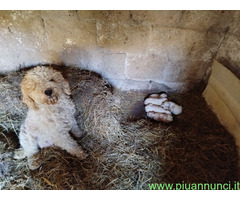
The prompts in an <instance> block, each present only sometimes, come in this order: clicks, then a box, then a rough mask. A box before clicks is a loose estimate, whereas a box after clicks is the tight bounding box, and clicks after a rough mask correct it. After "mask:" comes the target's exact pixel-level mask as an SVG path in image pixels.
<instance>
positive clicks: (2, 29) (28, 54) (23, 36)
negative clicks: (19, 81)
mask: <svg viewBox="0 0 240 200" xmlns="http://www.w3.org/2000/svg"><path fill="white" fill-rule="evenodd" d="M0 16H1V17H0V51H1V54H0V66H1V71H3V72H7V71H12V70H15V69H16V68H19V67H21V66H29V65H36V64H39V63H45V61H46V62H48V59H49V55H50V53H48V52H47V51H48V49H47V48H46V42H47V38H46V34H45V30H44V26H43V22H42V19H41V17H40V12H39V11H5V12H3V13H1V15H0Z"/></svg>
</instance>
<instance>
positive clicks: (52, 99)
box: [14, 66, 87, 170]
mask: <svg viewBox="0 0 240 200" xmlns="http://www.w3.org/2000/svg"><path fill="white" fill-rule="evenodd" d="M21 91H22V95H23V102H24V103H25V104H26V105H27V106H28V112H27V116H26V119H25V121H24V122H23V124H22V125H21V128H20V134H19V140H20V145H21V148H20V149H18V150H16V152H15V156H14V158H16V159H22V158H25V157H27V159H28V166H29V168H30V169H31V170H35V169H37V168H39V166H40V165H41V159H40V157H39V156H38V152H39V148H45V147H49V146H53V145H55V146H58V147H60V148H62V149H64V150H66V151H67V152H69V153H70V154H72V155H74V156H77V157H78V158H79V159H84V158H86V157H87V154H86V153H85V152H84V151H83V149H82V148H81V147H80V146H79V145H78V143H77V142H76V141H75V140H74V139H73V138H72V137H71V136H70V135H69V131H71V133H72V134H73V135H75V136H76V137H81V136H82V134H81V132H80V130H79V127H78V125H77V122H76V120H75V118H74V113H75V106H74V104H73V102H72V100H71V99H70V95H71V91H70V87H69V84H68V82H67V81H66V80H65V79H64V78H63V76H62V75H61V73H60V72H58V71H56V70H54V69H52V68H49V67H39V66H38V67H35V68H33V69H31V70H29V71H28V72H27V74H26V75H25V77H24V78H23V81H22V83H21Z"/></svg>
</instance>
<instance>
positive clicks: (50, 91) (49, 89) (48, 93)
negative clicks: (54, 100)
mask: <svg viewBox="0 0 240 200" xmlns="http://www.w3.org/2000/svg"><path fill="white" fill-rule="evenodd" d="M44 93H45V94H46V95H47V96H49V97H50V96H52V93H53V91H52V89H51V88H48V89H46V90H45V91H44Z"/></svg>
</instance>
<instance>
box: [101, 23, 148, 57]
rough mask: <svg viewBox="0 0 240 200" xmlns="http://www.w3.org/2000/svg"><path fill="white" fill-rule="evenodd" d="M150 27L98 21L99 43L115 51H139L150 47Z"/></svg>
mask: <svg viewBox="0 0 240 200" xmlns="http://www.w3.org/2000/svg"><path fill="white" fill-rule="evenodd" d="M149 31H150V28H149V27H145V26H141V25H138V26H137V25H131V24H124V23H120V22H119V23H115V22H97V44H98V46H99V47H102V48H108V49H111V50H112V51H115V52H124V53H125V52H138V51H139V50H140V51H141V50H145V49H146V48H148V45H149V41H150V37H149V36H150V34H149Z"/></svg>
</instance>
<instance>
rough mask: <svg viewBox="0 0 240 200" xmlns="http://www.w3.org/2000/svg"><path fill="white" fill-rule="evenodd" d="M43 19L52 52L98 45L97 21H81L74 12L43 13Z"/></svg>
mask: <svg viewBox="0 0 240 200" xmlns="http://www.w3.org/2000/svg"><path fill="white" fill-rule="evenodd" d="M42 18H43V19H44V23H45V28H46V31H47V36H48V42H49V49H50V50H55V51H58V52H61V51H62V50H63V49H64V48H67V47H69V46H80V47H84V46H95V45H96V24H95V21H85V20H81V19H80V18H78V16H77V13H76V12H74V11H42Z"/></svg>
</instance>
